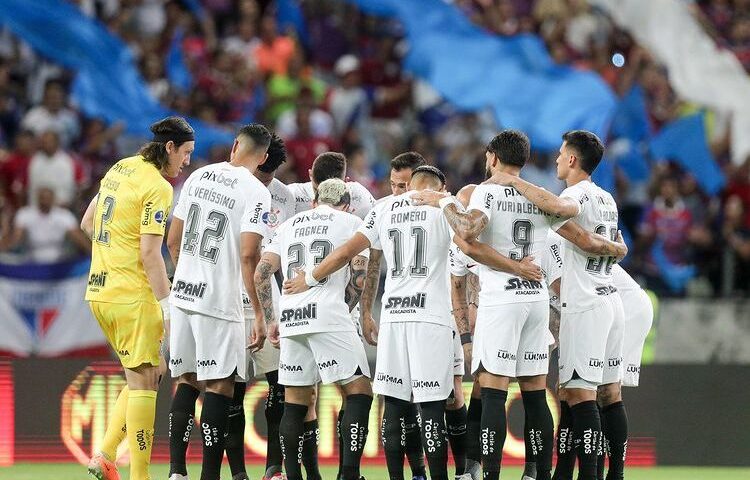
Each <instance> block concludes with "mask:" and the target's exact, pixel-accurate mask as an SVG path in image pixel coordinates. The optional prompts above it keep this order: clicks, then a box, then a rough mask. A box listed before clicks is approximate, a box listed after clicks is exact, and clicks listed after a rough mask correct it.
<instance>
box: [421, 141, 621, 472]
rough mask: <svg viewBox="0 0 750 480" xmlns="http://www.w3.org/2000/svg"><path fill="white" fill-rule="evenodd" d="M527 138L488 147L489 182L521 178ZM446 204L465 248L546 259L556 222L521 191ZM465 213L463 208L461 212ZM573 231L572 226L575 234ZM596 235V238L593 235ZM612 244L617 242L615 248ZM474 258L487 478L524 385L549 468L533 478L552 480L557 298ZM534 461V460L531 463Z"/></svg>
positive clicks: (531, 429)
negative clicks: (510, 405) (511, 396)
mask: <svg viewBox="0 0 750 480" xmlns="http://www.w3.org/2000/svg"><path fill="white" fill-rule="evenodd" d="M529 152H530V146H529V141H528V138H527V137H526V135H524V134H523V133H522V132H519V131H516V130H505V131H503V132H501V133H500V134H498V135H497V136H496V137H495V138H494V139H493V140H492V141H491V142H490V144H489V145H488V147H487V153H486V157H487V176H488V178H493V179H494V177H495V175H505V176H513V177H518V175H519V173H520V170H521V168H522V167H523V166H524V165H525V163H526V160H527V159H528V157H529ZM438 196H439V194H435V193H433V194H429V193H427V194H424V195H417V196H415V200H417V201H420V202H421V201H422V199H425V198H433V200H432V201H433V203H434V198H437V197H438ZM440 204H441V206H442V207H444V212H445V215H446V217H447V218H448V222H449V223H450V225H451V227H452V228H453V229H454V231H455V232H456V235H457V236H458V237H459V238H460V239H461V240H463V241H465V242H469V243H471V242H475V241H476V239H477V237H479V240H480V241H481V242H483V243H486V244H488V245H489V246H490V247H492V248H493V249H494V250H496V251H497V252H500V253H502V254H503V255H506V256H508V257H510V258H511V259H516V260H520V259H523V258H526V257H531V258H532V259H533V258H541V254H542V253H543V249H544V244H545V240H546V238H547V232H548V231H549V229H550V226H551V225H553V224H554V223H555V222H556V219H555V218H553V217H552V216H551V215H550V214H548V213H546V212H544V211H542V210H541V209H539V208H537V207H535V206H534V205H533V204H532V203H531V202H530V201H529V199H527V198H524V196H523V195H522V194H521V193H519V191H518V190H517V189H514V188H507V187H503V186H500V185H497V184H493V183H490V182H486V183H484V184H482V185H479V186H477V187H476V188H475V189H474V192H473V193H472V196H471V200H470V203H469V211H468V212H463V211H460V210H459V208H461V205H460V204H459V203H458V202H457V201H456V200H455V199H453V198H450V197H448V198H443V199H441V200H440ZM461 210H462V208H461ZM572 228H573V227H572V225H571V226H568V227H567V229H568V230H571V229H572ZM592 236H593V235H592ZM610 243H611V242H610ZM600 244H601V246H602V248H600V249H594V252H592V253H604V252H606V251H609V249H610V248H611V249H613V250H615V248H616V244H614V243H612V244H611V245H610V244H608V243H605V242H600ZM467 254H468V255H469V256H472V257H474V258H475V259H477V260H479V261H480V262H481V263H483V266H482V267H480V270H479V272H480V273H479V275H480V282H481V284H482V285H483V286H484V288H482V290H481V292H480V301H479V311H478V314H477V326H476V330H475V342H474V348H473V352H472V372H473V373H475V374H476V375H477V377H478V379H479V383H480V386H481V389H482V390H481V397H482V420H481V430H482V447H483V449H482V450H483V455H482V466H483V468H484V478H485V479H490V480H496V479H498V478H499V470H500V461H501V458H502V448H503V444H504V441H505V436H506V418H505V400H506V399H507V391H508V385H509V382H510V379H511V378H513V377H515V378H517V379H518V382H519V385H520V387H521V393H522V398H523V401H524V409H525V411H526V418H527V426H528V430H527V431H526V432H525V434H526V435H529V436H530V438H531V439H533V440H534V441H533V442H532V445H534V446H535V447H536V450H535V452H536V453H534V452H531V453H532V456H534V457H537V458H535V461H534V462H533V463H534V464H536V463H542V465H541V466H540V468H539V470H540V471H539V472H531V473H533V475H534V476H533V477H532V476H528V478H538V479H545V480H546V479H549V477H550V470H551V467H552V466H551V459H552V456H551V449H552V438H553V431H552V428H553V427H552V415H551V413H550V411H549V407H548V405H547V400H546V375H547V369H548V366H549V362H548V358H549V352H548V346H549V296H548V294H547V287H546V284H545V283H542V282H540V281H523V280H521V279H519V278H518V277H516V276H515V275H513V274H509V273H506V272H505V271H498V270H495V269H492V268H489V267H491V266H492V265H491V264H489V266H488V262H487V261H486V260H485V261H482V259H481V258H480V257H477V256H475V254H474V253H472V251H471V250H468V251H467ZM542 452H549V453H550V455H547V456H546V457H545V458H546V459H548V460H549V462H539V461H538V460H539V459H538V457H540V456H541V455H542ZM529 463H532V462H529Z"/></svg>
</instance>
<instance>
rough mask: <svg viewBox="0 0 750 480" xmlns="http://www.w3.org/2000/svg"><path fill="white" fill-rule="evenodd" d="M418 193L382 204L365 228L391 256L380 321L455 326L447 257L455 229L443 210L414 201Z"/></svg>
mask: <svg viewBox="0 0 750 480" xmlns="http://www.w3.org/2000/svg"><path fill="white" fill-rule="evenodd" d="M413 193H414V192H406V193H404V194H403V195H399V196H394V197H392V198H391V199H389V200H387V201H383V202H380V203H378V204H377V205H376V206H375V208H373V209H372V210H370V213H369V214H368V215H367V218H365V221H364V223H363V224H362V226H361V227H360V229H359V231H360V233H362V234H363V235H365V236H366V237H367V238H368V239H369V240H370V246H371V247H372V248H375V249H378V250H382V251H383V257H384V258H385V260H386V266H387V269H386V280H385V289H384V292H383V301H382V304H383V306H382V310H381V314H380V322H381V323H383V322H385V323H389V322H430V323H437V324H440V325H445V326H451V322H452V316H451V297H450V286H449V284H448V278H449V277H448V262H447V261H446V260H447V259H448V251H449V250H450V244H451V238H453V232H452V231H451V229H450V226H449V225H448V221H447V220H446V219H445V216H444V215H443V212H442V211H441V210H440V209H438V208H434V207H428V206H414V205H412V204H411V195H413Z"/></svg>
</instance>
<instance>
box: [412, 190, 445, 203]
mask: <svg viewBox="0 0 750 480" xmlns="http://www.w3.org/2000/svg"><path fill="white" fill-rule="evenodd" d="M448 196H450V193H448V192H437V191H435V190H421V191H418V192H414V193H413V194H412V195H411V199H412V203H413V204H414V205H429V206H430V207H439V204H438V202H440V200H441V199H443V198H445V197H448Z"/></svg>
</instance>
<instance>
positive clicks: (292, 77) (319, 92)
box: [266, 53, 326, 124]
mask: <svg viewBox="0 0 750 480" xmlns="http://www.w3.org/2000/svg"><path fill="white" fill-rule="evenodd" d="M306 70H308V71H306ZM303 89H305V90H307V91H308V92H309V93H311V94H312V96H313V99H314V100H315V101H316V102H319V101H322V100H323V96H324V95H325V91H326V87H325V84H324V83H323V82H322V81H320V80H319V79H317V78H315V77H314V76H313V75H312V73H311V72H310V71H309V69H306V68H305V63H304V59H303V58H302V55H301V54H300V53H296V54H295V55H293V56H292V58H291V59H290V61H289V68H288V70H287V72H286V73H275V74H273V75H271V78H270V79H269V80H268V106H267V109H266V119H267V120H268V122H270V123H272V124H273V123H276V121H277V120H278V119H279V117H280V116H281V115H282V114H283V113H285V112H288V111H290V110H292V109H293V108H294V105H295V103H296V102H297V99H298V98H299V96H300V94H301V92H302V90H303Z"/></svg>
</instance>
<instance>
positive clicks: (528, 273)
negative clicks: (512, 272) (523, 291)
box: [516, 255, 543, 282]
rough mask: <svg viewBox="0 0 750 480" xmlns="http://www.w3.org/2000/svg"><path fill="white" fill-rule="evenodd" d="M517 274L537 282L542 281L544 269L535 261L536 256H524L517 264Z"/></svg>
mask: <svg viewBox="0 0 750 480" xmlns="http://www.w3.org/2000/svg"><path fill="white" fill-rule="evenodd" d="M516 275H518V276H519V277H521V278H523V279H525V280H533V281H536V282H541V281H542V279H543V277H542V269H541V267H539V265H537V264H536V263H534V257H532V256H531V255H529V256H527V257H524V258H522V259H521V260H520V261H519V262H518V263H517V264H516Z"/></svg>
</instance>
